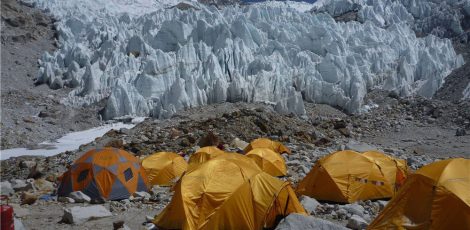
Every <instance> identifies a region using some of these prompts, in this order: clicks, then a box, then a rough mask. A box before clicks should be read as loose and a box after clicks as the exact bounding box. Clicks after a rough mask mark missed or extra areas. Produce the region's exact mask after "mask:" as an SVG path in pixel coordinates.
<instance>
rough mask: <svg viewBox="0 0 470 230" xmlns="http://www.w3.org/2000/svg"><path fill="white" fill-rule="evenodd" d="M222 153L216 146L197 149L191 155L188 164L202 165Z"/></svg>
mask: <svg viewBox="0 0 470 230" xmlns="http://www.w3.org/2000/svg"><path fill="white" fill-rule="evenodd" d="M224 153H225V152H224V151H223V150H220V149H219V148H217V147H216V146H206V147H203V148H200V149H198V150H197V151H196V152H195V153H194V154H192V155H191V157H190V158H189V161H188V163H189V164H190V165H198V164H202V163H204V162H206V161H208V160H210V159H212V158H215V157H217V156H219V155H221V154H224Z"/></svg>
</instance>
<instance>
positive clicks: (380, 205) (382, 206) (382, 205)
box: [377, 200, 388, 210]
mask: <svg viewBox="0 0 470 230" xmlns="http://www.w3.org/2000/svg"><path fill="white" fill-rule="evenodd" d="M377 203H378V204H379V208H380V210H382V209H384V208H385V206H387V204H388V201H386V200H379V201H377Z"/></svg>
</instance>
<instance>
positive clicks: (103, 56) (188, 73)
mask: <svg viewBox="0 0 470 230" xmlns="http://www.w3.org/2000/svg"><path fill="white" fill-rule="evenodd" d="M32 1H35V2H36V5H37V6H38V7H40V8H43V9H48V10H49V11H50V12H51V13H53V14H55V16H56V18H58V19H60V20H59V21H58V22H57V29H58V34H59V43H60V48H59V49H58V50H57V51H55V53H53V54H45V55H44V56H43V57H42V59H41V60H40V66H41V69H40V71H39V77H38V83H47V84H49V85H50V86H51V87H54V88H58V87H62V86H66V87H72V88H74V90H73V91H72V92H71V93H70V95H69V96H68V98H66V99H65V100H64V103H66V104H69V105H73V106H81V105H86V104H91V103H95V102H97V101H100V100H103V99H107V103H106V108H105V110H104V114H103V116H104V118H105V119H110V118H113V117H116V116H123V115H137V116H145V115H151V116H154V117H158V118H166V117H170V116H171V115H172V114H174V113H175V112H176V111H178V110H181V109H185V108H189V107H194V106H200V105H205V104H211V103H223V102H238V101H245V102H265V103H268V104H272V105H273V106H274V108H275V109H276V110H277V111H279V112H281V113H295V114H303V113H305V108H304V105H303V103H304V101H308V102H316V103H327V104H330V105H333V106H338V107H342V108H343V109H345V110H347V111H349V112H352V113H354V112H358V111H360V110H361V108H362V106H363V98H364V96H365V94H366V93H367V91H368V90H370V89H372V88H375V87H378V88H384V89H388V90H394V91H397V92H399V93H400V94H402V95H410V94H413V93H420V94H422V95H425V96H430V95H432V94H433V93H434V91H436V90H437V89H438V88H439V87H440V85H441V84H442V81H443V79H444V77H445V76H446V75H447V74H448V73H449V72H450V71H451V70H453V69H454V68H457V67H459V66H460V65H462V63H463V61H462V59H461V57H459V56H457V55H456V53H455V51H454V49H453V47H452V45H451V42H450V41H449V40H447V39H441V38H438V37H435V36H432V35H430V36H426V37H422V38H419V37H416V35H415V32H414V31H413V30H412V28H411V27H409V26H407V25H406V23H404V21H406V20H405V19H410V20H411V19H412V17H410V15H409V14H410V13H407V12H405V10H406V9H407V8H406V7H405V8H404V7H403V6H396V7H392V8H390V9H389V8H387V10H388V11H390V12H392V11H393V12H394V13H396V12H398V13H396V14H397V15H399V16H396V17H399V19H396V20H395V18H396V17H395V16H393V17H392V18H393V19H394V20H392V21H391V20H390V19H381V18H380V17H378V16H377V15H379V14H377V13H374V14H373V13H370V14H366V13H364V16H363V17H364V21H363V22H362V23H360V22H355V21H352V22H348V23H337V22H335V20H334V19H333V17H332V16H331V15H329V14H326V13H317V14H311V13H304V12H302V11H303V10H299V9H305V8H306V7H308V6H302V7H297V8H296V7H286V6H285V5H287V6H289V4H279V6H276V5H275V6H272V3H270V4H254V5H250V6H227V7H223V8H222V9H217V8H216V7H214V6H205V5H201V4H198V3H188V4H192V5H194V7H187V8H186V9H185V10H180V9H178V7H173V8H161V7H160V6H159V5H158V4H153V3H151V2H148V5H146V6H145V4H144V3H146V0H137V1H135V4H130V1H101V0H100V1H91V0H80V1H76V0H74V1H72V0H66V1H50V0H48V1H46V0H32ZM344 1H345V2H347V3H348V4H347V5H343V6H341V7H343V8H339V9H337V8H336V7H340V6H339V5H338V6H336V5H335V6H331V4H336V3H335V2H336V1H329V2H328V1H325V4H324V7H330V8H331V10H332V12H333V13H332V14H336V13H338V12H344V11H347V10H348V9H349V8H351V7H352V9H356V8H357V7H359V6H365V5H364V4H365V3H364V4H362V5H358V3H356V2H352V1H347V0H344ZM108 2H109V3H108ZM369 2H385V1H369ZM111 3H112V4H111ZM349 3H350V4H349ZM97 4H98V5H99V4H103V6H106V5H109V4H111V5H112V6H110V7H103V6H101V5H99V6H97V8H96V9H95V8H94V7H91V6H95V5H97ZM119 4H124V6H122V7H117V6H119ZM175 4H176V3H175ZM144 6H145V7H144ZM373 6H375V5H373ZM139 7H140V8H139ZM159 7H160V8H159ZM377 7H378V9H375V8H374V9H375V11H380V9H381V8H380V7H379V6H377ZM363 8H364V7H363ZM363 8H360V9H363ZM357 9H358V10H359V8H357ZM375 11H374V12H375ZM388 11H387V12H388ZM68 15H74V17H72V18H71V17H69V16H68ZM369 15H371V16H369ZM384 15H388V13H384ZM382 21H386V22H387V23H385V22H384V23H382V24H380V23H381V22H382ZM388 22H393V23H388ZM384 24H386V25H387V26H382V25H384Z"/></svg>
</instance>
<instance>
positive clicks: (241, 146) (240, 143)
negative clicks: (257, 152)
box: [230, 137, 248, 150]
mask: <svg viewBox="0 0 470 230" xmlns="http://www.w3.org/2000/svg"><path fill="white" fill-rule="evenodd" d="M230 146H231V147H232V148H237V149H240V150H244V149H245V148H246V146H248V142H246V141H242V140H240V139H239V138H238V137H237V138H235V139H233V141H232V143H230Z"/></svg>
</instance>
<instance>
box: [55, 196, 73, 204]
mask: <svg viewBox="0 0 470 230" xmlns="http://www.w3.org/2000/svg"><path fill="white" fill-rule="evenodd" d="M57 201H59V202H62V203H70V204H73V203H75V200H74V199H72V198H70V197H66V196H60V197H58V198H57Z"/></svg>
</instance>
